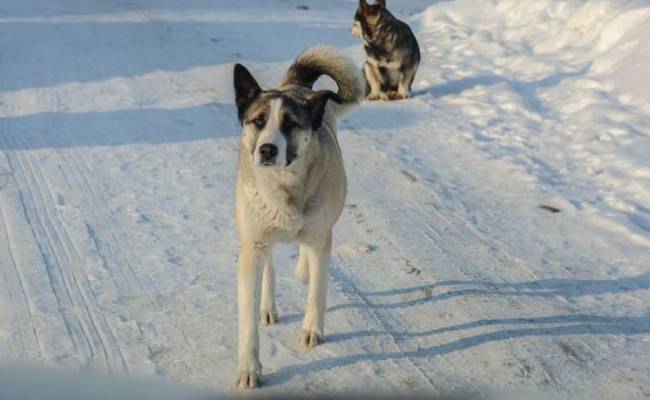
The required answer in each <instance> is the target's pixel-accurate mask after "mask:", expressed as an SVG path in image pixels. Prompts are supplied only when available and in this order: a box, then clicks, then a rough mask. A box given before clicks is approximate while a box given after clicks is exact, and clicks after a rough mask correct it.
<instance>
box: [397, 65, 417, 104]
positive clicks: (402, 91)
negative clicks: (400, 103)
mask: <svg viewBox="0 0 650 400" xmlns="http://www.w3.org/2000/svg"><path fill="white" fill-rule="evenodd" d="M416 71H417V69H416V68H411V69H407V70H406V71H401V73H400V76H399V84H398V86H397V98H401V99H406V98H408V97H411V84H413V79H415V72H416Z"/></svg>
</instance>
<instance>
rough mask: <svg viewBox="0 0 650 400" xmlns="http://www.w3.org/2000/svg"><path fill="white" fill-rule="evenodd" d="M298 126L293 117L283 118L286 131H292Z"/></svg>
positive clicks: (283, 126) (283, 127)
mask: <svg viewBox="0 0 650 400" xmlns="http://www.w3.org/2000/svg"><path fill="white" fill-rule="evenodd" d="M296 126H298V124H296V123H295V122H294V121H293V120H292V119H291V118H289V117H285V118H284V120H282V129H283V130H285V131H290V130H292V129H293V128H295V127H296Z"/></svg>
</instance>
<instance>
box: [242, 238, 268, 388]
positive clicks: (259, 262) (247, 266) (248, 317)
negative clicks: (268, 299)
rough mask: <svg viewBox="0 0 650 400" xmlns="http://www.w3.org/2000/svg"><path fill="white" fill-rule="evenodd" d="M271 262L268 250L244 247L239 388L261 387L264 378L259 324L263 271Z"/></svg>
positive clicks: (250, 246)
mask: <svg viewBox="0 0 650 400" xmlns="http://www.w3.org/2000/svg"><path fill="white" fill-rule="evenodd" d="M266 260H267V254H266V251H265V250H264V249H259V248H257V247H255V246H252V245H246V244H242V247H241V250H240V253H239V265H238V267H237V297H238V302H239V375H238V377H237V386H238V387H239V388H242V389H250V388H254V387H257V386H258V385H259V383H260V380H261V377H262V366H261V365H260V361H259V359H260V357H259V353H260V346H259V335H258V331H257V324H258V322H257V321H258V320H259V310H260V297H261V291H262V272H263V268H264V264H265V263H266Z"/></svg>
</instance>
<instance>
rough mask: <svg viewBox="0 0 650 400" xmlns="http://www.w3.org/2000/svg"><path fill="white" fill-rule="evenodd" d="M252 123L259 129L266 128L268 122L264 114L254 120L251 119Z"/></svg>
mask: <svg viewBox="0 0 650 400" xmlns="http://www.w3.org/2000/svg"><path fill="white" fill-rule="evenodd" d="M251 123H252V124H253V125H254V126H255V127H256V128H257V129H262V128H264V125H265V124H266V119H265V118H264V116H263V115H260V116H259V117H257V118H255V119H254V120H252V121H251Z"/></svg>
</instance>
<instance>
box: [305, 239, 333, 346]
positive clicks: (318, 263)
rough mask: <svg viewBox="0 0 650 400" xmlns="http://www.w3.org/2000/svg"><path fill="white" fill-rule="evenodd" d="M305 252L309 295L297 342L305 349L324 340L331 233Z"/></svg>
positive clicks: (309, 246)
mask: <svg viewBox="0 0 650 400" xmlns="http://www.w3.org/2000/svg"><path fill="white" fill-rule="evenodd" d="M306 250H307V258H308V263H309V294H308V295H307V311H306V312H305V318H304V319H303V322H302V332H301V333H300V336H299V337H298V342H299V343H300V344H302V345H303V346H305V347H314V346H317V345H319V344H321V343H322V342H323V339H324V336H323V331H324V325H325V309H326V307H327V280H328V271H329V263H330V258H331V254H332V232H331V231H330V232H329V233H328V234H327V237H326V238H325V240H324V241H323V242H321V243H319V244H318V245H308V246H307V247H306Z"/></svg>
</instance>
